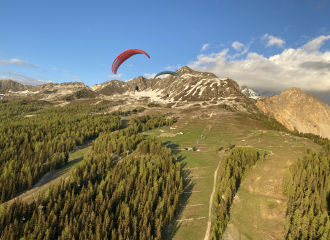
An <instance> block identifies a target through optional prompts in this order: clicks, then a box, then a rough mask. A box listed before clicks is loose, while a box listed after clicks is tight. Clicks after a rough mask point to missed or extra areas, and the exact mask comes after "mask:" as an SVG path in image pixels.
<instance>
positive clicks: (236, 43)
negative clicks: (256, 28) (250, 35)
mask: <svg viewBox="0 0 330 240" xmlns="http://www.w3.org/2000/svg"><path fill="white" fill-rule="evenodd" d="M231 46H232V47H233V48H234V49H235V50H236V51H240V50H241V49H242V48H243V47H244V44H243V43H240V42H238V41H236V42H233V44H232V45H231Z"/></svg>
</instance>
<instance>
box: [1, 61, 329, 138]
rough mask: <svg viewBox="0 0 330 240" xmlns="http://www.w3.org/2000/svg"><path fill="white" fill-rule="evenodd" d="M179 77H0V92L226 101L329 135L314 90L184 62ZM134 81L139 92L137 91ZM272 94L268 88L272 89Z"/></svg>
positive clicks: (60, 98) (324, 108) (63, 98)
mask: <svg viewBox="0 0 330 240" xmlns="http://www.w3.org/2000/svg"><path fill="white" fill-rule="evenodd" d="M176 72H177V73H178V74H179V75H180V76H181V79H180V78H178V77H176V76H172V75H169V76H167V77H165V78H156V79H147V78H144V77H142V76H139V77H137V78H134V79H132V80H130V81H127V82H123V81H119V80H111V81H108V82H104V83H102V84H95V85H93V86H91V87H88V86H87V85H85V84H84V83H81V82H70V83H60V84H59V83H47V84H43V85H37V86H30V85H22V84H20V83H17V82H15V81H12V80H0V94H4V95H5V97H7V98H16V99H21V98H29V99H34V100H46V101H52V102H61V103H69V102H70V101H73V100H79V99H96V100H102V99H106V100H111V99H114V97H116V99H118V98H119V99H123V100H126V102H125V104H126V103H127V104H130V103H131V102H132V101H136V100H141V99H146V100H147V101H148V102H155V101H156V102H160V103H173V104H174V103H176V104H175V105H173V104H172V107H180V106H182V105H183V104H184V105H186V106H189V105H190V106H192V105H195V104H196V103H204V102H208V103H212V104H216V105H220V104H226V105H229V106H231V107H233V108H234V109H236V110H238V111H243V112H246V111H249V112H251V111H252V112H258V111H260V110H261V111H262V112H264V113H266V114H269V115H272V116H273V117H275V118H276V119H277V120H278V121H279V122H280V123H282V124H283V125H285V126H286V127H287V128H288V129H290V130H294V129H297V130H298V131H300V132H305V133H306V132H310V133H314V134H318V135H321V136H323V137H328V138H330V107H329V106H328V105H327V104H325V103H323V102H322V101H320V100H319V99H318V98H317V97H316V96H315V95H313V94H311V95H308V94H306V93H304V92H303V91H302V90H300V89H299V88H291V89H289V90H287V91H285V92H283V93H281V94H280V95H275V96H272V97H268V98H267V97H266V96H267V95H266V96H264V95H259V94H258V93H256V92H255V91H253V90H252V89H249V88H248V87H247V86H241V87H240V86H239V85H238V84H237V82H236V81H234V80H233V79H230V78H218V77H217V76H216V75H215V74H213V73H209V72H199V71H194V70H192V69H191V68H189V67H187V66H184V67H182V68H180V69H178V70H177V71H176ZM135 86H138V87H139V92H134V89H135ZM268 95H270V94H268Z"/></svg>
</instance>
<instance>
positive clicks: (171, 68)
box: [164, 66, 175, 71]
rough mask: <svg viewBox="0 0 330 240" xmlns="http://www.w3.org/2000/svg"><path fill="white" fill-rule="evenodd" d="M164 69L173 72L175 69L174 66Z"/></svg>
mask: <svg viewBox="0 0 330 240" xmlns="http://www.w3.org/2000/svg"><path fill="white" fill-rule="evenodd" d="M164 68H165V69H167V70H170V71H173V70H174V69H175V66H167V67H164Z"/></svg>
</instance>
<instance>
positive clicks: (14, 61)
mask: <svg viewBox="0 0 330 240" xmlns="http://www.w3.org/2000/svg"><path fill="white" fill-rule="evenodd" d="M9 64H12V65H14V66H23V67H28V68H39V67H38V66H37V65H35V64H30V63H29V62H27V61H23V60H21V59H18V58H12V59H9V60H0V65H1V66H8V65H9Z"/></svg>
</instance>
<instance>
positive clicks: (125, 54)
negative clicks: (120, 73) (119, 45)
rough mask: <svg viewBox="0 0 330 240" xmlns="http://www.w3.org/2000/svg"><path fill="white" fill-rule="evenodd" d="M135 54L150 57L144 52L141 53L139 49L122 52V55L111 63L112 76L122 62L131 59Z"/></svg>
mask: <svg viewBox="0 0 330 240" xmlns="http://www.w3.org/2000/svg"><path fill="white" fill-rule="evenodd" d="M135 54H145V55H146V56H147V57H148V58H150V56H149V55H148V54H147V53H146V52H144V51H142V50H140V49H130V50H127V51H125V52H123V53H122V54H120V55H119V56H118V57H117V58H116V59H115V61H113V63H112V72H113V73H114V74H117V70H118V68H119V66H120V65H121V64H122V63H123V62H125V61H126V60H127V59H128V58H130V57H132V56H133V55H135Z"/></svg>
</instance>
